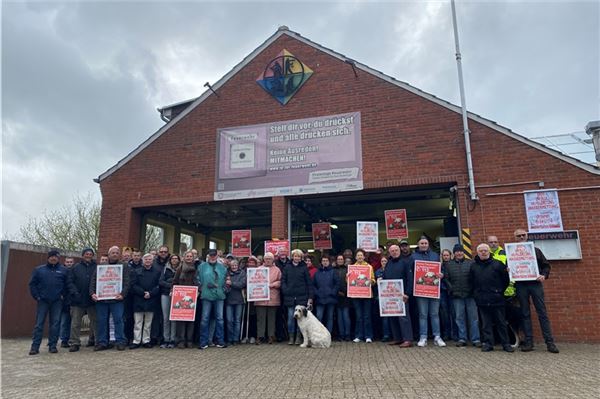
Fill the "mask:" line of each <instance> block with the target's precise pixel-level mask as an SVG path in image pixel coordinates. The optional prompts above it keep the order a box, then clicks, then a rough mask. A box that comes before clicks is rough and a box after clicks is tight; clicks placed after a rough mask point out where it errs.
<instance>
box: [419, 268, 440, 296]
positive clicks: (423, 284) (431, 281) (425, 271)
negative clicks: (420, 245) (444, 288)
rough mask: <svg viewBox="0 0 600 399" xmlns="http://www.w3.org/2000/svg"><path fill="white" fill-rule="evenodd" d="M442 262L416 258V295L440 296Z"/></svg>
mask: <svg viewBox="0 0 600 399" xmlns="http://www.w3.org/2000/svg"><path fill="white" fill-rule="evenodd" d="M441 272H442V264H441V263H440V262H431V261H425V260H415V281H414V287H415V288H414V292H413V294H414V296H420V297H424V298H436V299H437V298H439V297H440V284H441V281H440V278H439V275H440V274H441Z"/></svg>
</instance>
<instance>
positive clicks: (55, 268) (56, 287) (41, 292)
mask: <svg viewBox="0 0 600 399" xmlns="http://www.w3.org/2000/svg"><path fill="white" fill-rule="evenodd" d="M68 272H69V270H68V269H67V268H66V267H64V266H63V265H61V264H60V263H57V264H56V265H51V264H49V263H47V264H45V265H40V266H38V267H36V268H35V269H33V273H31V280H30V281H29V291H30V292H31V296H32V297H33V299H35V300H36V301H45V302H54V301H57V300H60V299H62V298H63V297H65V296H66V295H67V276H68Z"/></svg>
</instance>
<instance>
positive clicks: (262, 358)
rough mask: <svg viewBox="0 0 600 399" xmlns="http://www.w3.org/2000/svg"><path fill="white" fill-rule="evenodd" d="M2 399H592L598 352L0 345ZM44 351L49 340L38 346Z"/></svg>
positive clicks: (565, 348)
mask: <svg viewBox="0 0 600 399" xmlns="http://www.w3.org/2000/svg"><path fill="white" fill-rule="evenodd" d="M1 343H2V388H1V390H2V391H1V392H2V397H3V398H11V399H18V398H45V399H50V398H61V399H62V398H74V397H81V398H115V397H119V398H140V397H152V398H156V397H170V398H183V397H203V398H257V397H260V398H311V399H313V398H396V397H398V398H400V397H402V398H441V397H462V398H478V399H481V398H491V397H494V398H597V397H600V388H599V386H600V385H599V380H600V378H599V377H598V370H599V369H600V346H598V345H584V344H560V345H559V347H560V350H561V353H560V354H558V355H555V354H551V353H549V352H547V351H546V350H545V346H543V345H540V346H538V347H537V348H536V350H535V351H534V352H531V353H521V352H515V353H513V354H509V353H505V352H502V351H500V350H498V348H496V351H494V352H490V353H482V352H481V351H480V350H478V349H476V348H473V347H466V348H456V347H453V346H451V343H450V345H449V346H448V347H446V348H437V347H433V346H431V343H430V346H428V347H426V348H416V347H414V348H409V349H399V348H397V347H395V346H389V345H386V344H384V343H379V342H376V343H373V344H366V343H359V344H355V343H351V342H348V343H337V342H336V343H334V344H333V346H332V347H331V348H330V349H320V350H319V349H302V348H299V347H297V346H293V347H291V346H288V345H286V344H276V345H260V346H257V345H240V346H235V347H231V348H226V349H217V348H209V349H206V350H202V351H200V350H198V349H195V348H194V349H159V348H153V349H138V350H135V351H132V350H127V351H124V352H117V351H116V350H109V351H104V352H93V351H92V350H91V348H82V350H81V351H80V352H78V353H68V352H67V351H68V350H67V349H59V353H58V354H49V353H48V350H47V347H44V346H42V348H41V349H42V350H41V351H40V354H39V355H37V356H29V355H28V354H27V352H28V351H29V345H30V341H29V340H25V339H20V340H2V341H1ZM43 344H45V341H44V343H43Z"/></svg>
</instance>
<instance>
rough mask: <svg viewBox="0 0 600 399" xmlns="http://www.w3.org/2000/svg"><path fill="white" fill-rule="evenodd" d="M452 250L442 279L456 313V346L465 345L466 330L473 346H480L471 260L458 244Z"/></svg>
mask: <svg viewBox="0 0 600 399" xmlns="http://www.w3.org/2000/svg"><path fill="white" fill-rule="evenodd" d="M452 252H454V259H453V260H451V261H450V262H448V265H447V267H446V274H447V275H446V278H445V279H444V280H446V284H447V285H448V290H449V291H450V295H451V296H452V305H453V306H454V314H455V315H456V325H457V326H458V342H457V343H456V346H458V347H461V346H466V345H467V332H468V333H469V338H470V339H471V343H472V344H473V346H476V347H481V341H480V338H479V317H478V315H477V304H476V303H475V298H473V286H472V285H471V279H470V272H471V265H472V264H473V261H472V260H468V259H466V258H465V250H464V248H463V246H462V245H460V244H456V245H455V246H454V248H453V250H452ZM467 326H468V330H467Z"/></svg>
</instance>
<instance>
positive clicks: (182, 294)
mask: <svg viewBox="0 0 600 399" xmlns="http://www.w3.org/2000/svg"><path fill="white" fill-rule="evenodd" d="M197 303H198V287H191V286H189V285H174V286H173V290H172V293H171V313H170V316H169V320H171V321H195V320H196V305H197Z"/></svg>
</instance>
